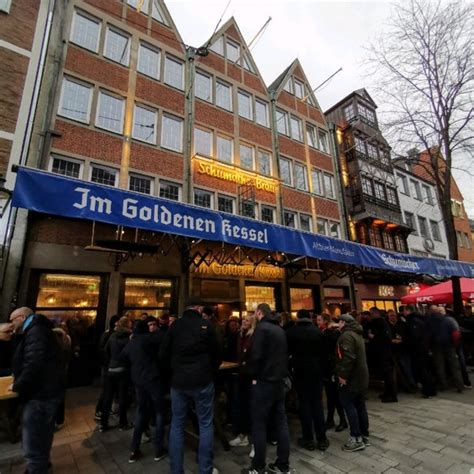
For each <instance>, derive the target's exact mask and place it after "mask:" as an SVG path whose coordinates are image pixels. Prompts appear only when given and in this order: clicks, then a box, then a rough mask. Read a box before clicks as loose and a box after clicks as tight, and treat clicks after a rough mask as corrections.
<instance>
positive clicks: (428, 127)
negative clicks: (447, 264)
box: [368, 0, 474, 311]
mask: <svg viewBox="0 0 474 474" xmlns="http://www.w3.org/2000/svg"><path fill="white" fill-rule="evenodd" d="M473 24H474V4H473V3H471V2H463V1H455V2H452V1H442V0H403V1H400V2H399V3H398V4H397V5H395V6H394V11H393V15H392V16H391V20H390V21H389V24H388V25H387V27H386V28H384V30H383V33H382V34H380V36H379V37H378V38H376V40H375V41H374V42H373V43H372V44H371V45H370V47H369V48H368V52H369V54H368V65H369V68H370V69H371V73H372V74H373V76H372V77H375V79H376V81H377V87H376V89H377V91H376V92H377V96H378V102H379V103H382V104H383V109H384V111H383V113H382V117H384V118H385V119H386V120H385V126H386V128H387V136H389V137H390V139H391V141H392V143H393V144H394V145H395V147H396V148H398V149H399V150H403V151H406V150H408V149H413V148H414V147H415V148H419V149H422V150H427V153H426V154H423V155H424V156H425V157H426V158H425V160H424V161H423V160H422V161H420V160H419V156H420V155H418V156H417V157H416V158H415V161H416V162H417V164H419V165H421V166H423V167H424V168H425V170H426V172H427V173H428V174H429V176H430V177H431V179H432V181H433V182H434V184H435V185H436V188H437V191H438V195H439V198H440V205H441V208H442V213H443V217H444V221H445V225H446V231H447V232H446V233H447V239H448V247H449V256H450V258H451V259H455V260H457V259H458V247H457V239H456V232H455V228H454V219H453V213H452V209H451V183H452V175H451V172H452V170H453V169H454V167H455V164H456V163H458V162H459V161H458V160H461V159H464V160H465V159H466V157H467V159H468V162H469V164H468V170H469V169H470V170H471V171H472V170H473V168H474V160H473V150H474V126H473V125H474V121H473V118H474V107H473V98H474V94H473V91H474V69H473V39H474V37H473V31H474V30H473ZM405 160H406V161H408V162H410V161H413V160H414V159H413V158H411V157H410V156H407V157H406V159H405ZM455 162H456V163H455ZM453 290H454V300H455V306H456V308H455V309H456V310H457V311H462V301H461V298H460V286H459V279H453ZM456 303H457V304H456Z"/></svg>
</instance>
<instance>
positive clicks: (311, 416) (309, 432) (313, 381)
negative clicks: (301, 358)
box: [294, 374, 326, 441]
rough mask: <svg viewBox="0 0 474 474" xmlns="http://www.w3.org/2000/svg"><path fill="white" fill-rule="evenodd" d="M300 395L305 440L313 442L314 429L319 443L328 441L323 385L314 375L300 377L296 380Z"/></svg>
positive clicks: (297, 390)
mask: <svg viewBox="0 0 474 474" xmlns="http://www.w3.org/2000/svg"><path fill="white" fill-rule="evenodd" d="M294 381H295V389H296V393H297V394H298V401H299V411H300V413H299V415H300V422H301V429H302V431H303V438H304V439H305V440H306V441H313V439H314V436H313V428H314V433H315V434H316V439H317V440H318V441H324V440H325V439H326V422H325V421H324V411H323V401H322V397H323V384H322V382H321V380H320V379H319V378H318V377H315V376H314V375H313V376H311V375H308V374H307V375H306V376H305V375H298V376H295V378H294Z"/></svg>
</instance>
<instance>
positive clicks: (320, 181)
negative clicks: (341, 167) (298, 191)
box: [311, 168, 324, 196]
mask: <svg viewBox="0 0 474 474" xmlns="http://www.w3.org/2000/svg"><path fill="white" fill-rule="evenodd" d="M315 176H316V180H317V182H318V184H319V191H320V192H318V191H317V189H316V187H315V185H314V183H315ZM311 184H312V186H313V193H314V194H316V195H318V196H324V177H323V172H322V171H321V170H318V169H317V168H313V169H312V170H311Z"/></svg>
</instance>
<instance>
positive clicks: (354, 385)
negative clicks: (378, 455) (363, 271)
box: [336, 314, 370, 451]
mask: <svg viewBox="0 0 474 474" xmlns="http://www.w3.org/2000/svg"><path fill="white" fill-rule="evenodd" d="M339 330H340V331H341V335H340V336H339V339H338V340H337V345H336V375H337V377H338V383H339V398H340V400H341V403H342V406H343V407H344V411H345V412H346V416H347V420H348V421H349V427H350V438H349V440H348V441H347V442H346V443H345V444H344V446H342V449H343V451H360V450H362V449H365V447H366V446H370V443H369V417H368V415H367V408H366V406H365V395H366V392H367V389H368V387H369V370H368V368H367V359H366V356H365V343H364V339H363V338H362V332H363V331H362V326H361V325H360V324H359V323H358V322H357V321H356V320H355V319H354V318H353V317H352V316H351V315H350V314H343V315H341V316H340V317H339Z"/></svg>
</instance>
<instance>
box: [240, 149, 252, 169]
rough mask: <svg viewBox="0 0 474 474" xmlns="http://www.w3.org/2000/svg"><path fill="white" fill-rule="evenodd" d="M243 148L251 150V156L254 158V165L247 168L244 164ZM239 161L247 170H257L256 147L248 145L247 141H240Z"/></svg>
mask: <svg viewBox="0 0 474 474" xmlns="http://www.w3.org/2000/svg"><path fill="white" fill-rule="evenodd" d="M242 148H247V149H249V150H250V157H251V159H252V165H251V166H250V168H247V167H245V166H243V165H242ZM239 162H240V167H241V168H243V169H245V170H249V171H254V170H255V147H253V146H252V145H247V144H246V143H240V144H239Z"/></svg>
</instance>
